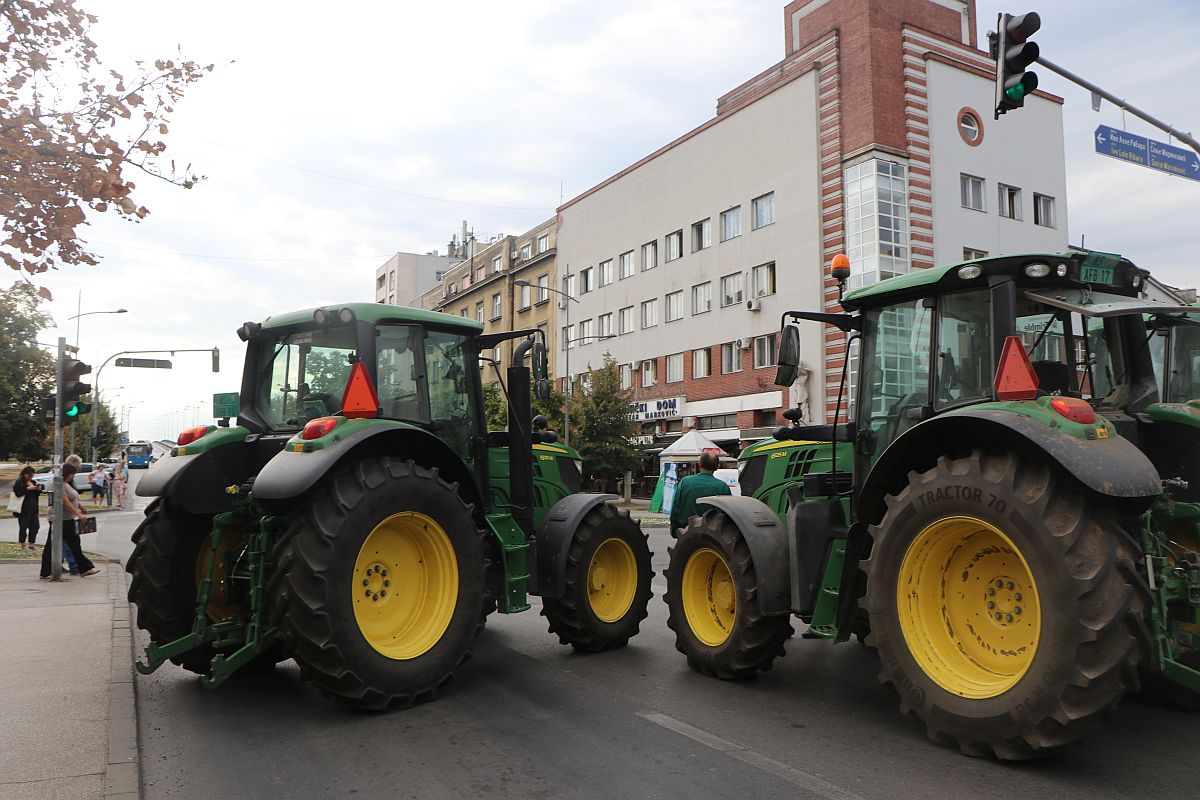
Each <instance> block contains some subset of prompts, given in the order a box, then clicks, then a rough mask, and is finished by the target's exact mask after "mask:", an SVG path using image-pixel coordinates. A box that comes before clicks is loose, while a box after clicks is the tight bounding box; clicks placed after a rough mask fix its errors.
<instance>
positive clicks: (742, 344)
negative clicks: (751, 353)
mask: <svg viewBox="0 0 1200 800" xmlns="http://www.w3.org/2000/svg"><path fill="white" fill-rule="evenodd" d="M736 344H737V346H738V347H739V348H741V349H742V350H749V349H750V339H749V338H747V337H745V336H743V337H741V338H740V339H738V340H737V342H736Z"/></svg>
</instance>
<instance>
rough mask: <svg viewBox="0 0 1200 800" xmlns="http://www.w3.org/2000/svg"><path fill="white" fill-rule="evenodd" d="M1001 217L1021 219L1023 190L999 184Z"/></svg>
mask: <svg viewBox="0 0 1200 800" xmlns="http://www.w3.org/2000/svg"><path fill="white" fill-rule="evenodd" d="M999 188H1000V216H1002V217H1007V218H1008V219H1015V220H1019V219H1021V190H1020V189H1018V188H1017V187H1016V186H1006V185H1004V184H1003V183H1001V184H999Z"/></svg>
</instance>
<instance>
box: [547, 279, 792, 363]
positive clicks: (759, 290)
mask: <svg viewBox="0 0 1200 800" xmlns="http://www.w3.org/2000/svg"><path fill="white" fill-rule="evenodd" d="M745 278H746V273H744V272H734V273H732V274H730V275H726V276H724V277H722V278H721V281H720V290H721V292H720V295H719V297H720V301H721V307H722V308H723V307H725V306H732V305H737V304H739V303H742V302H743V301H744V300H745V286H744V284H745ZM750 292H751V297H752V298H759V297H767V296H768V295H773V294H775V263H774V262H771V263H768V264H760V265H758V266H757V267H755V268H754V269H752V270H750ZM663 306H664V312H665V321H666V322H676V321H678V320H681V319H683V290H682V289H679V290H677V291H674V292H670V293H668V294H667V295H666V296H665V297H663ZM658 310H659V302H658V298H657V297H655V298H652V299H650V300H646V301H643V302H642V304H641V309H640V311H641V313H640V322H641V325H640V327H641V329H642V330H646V329H647V328H653V327H656V326H657V325H658ZM636 311H638V307H637V306H625V307H624V308H622V309H619V310H617V311H616V312H615V313H616V315H617V318H616V322H617V326H616V328H615V329H614V328H613V313H614V312H611V311H609V312H607V313H605V314H601V315H599V316H598V317H596V319H595V323H596V326H595V330H593V326H592V322H593V320H591V319H585V320H583V321H582V322H580V323H578V325H576V324H575V323H572V324H570V325H566V326H564V327H563V330H562V332H563V339H562V349H563V350H566V349H567V348H569V347H574V346H575V342H577V341H580V340H581V339H590V338H594V337H609V336H619V335H621V334H625V333H633V332H634V330H636V329H637V327H638V325H637V323H638V321H639V316H638V315H635V312H636ZM708 311H712V281H705V282H704V283H699V284H696V285H695V286H693V287H692V315H693V316H695V315H696V314H704V313H706V312H708Z"/></svg>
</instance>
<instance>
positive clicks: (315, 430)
mask: <svg viewBox="0 0 1200 800" xmlns="http://www.w3.org/2000/svg"><path fill="white" fill-rule="evenodd" d="M339 422H341V420H340V419H338V418H337V417H318V418H317V419H314V420H311V421H310V422H309V423H308V424H306V425H305V426H304V430H302V431H300V438H301V439H304V440H306V441H307V440H309V439H320V438H321V437H322V436H324V435H325V434H327V433H329V432H330V431H331V430H333V429H334V428H336V427H337V426H338V423H339Z"/></svg>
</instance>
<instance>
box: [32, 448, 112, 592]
mask: <svg viewBox="0 0 1200 800" xmlns="http://www.w3.org/2000/svg"><path fill="white" fill-rule="evenodd" d="M77 470H78V467H76V466H75V465H74V464H72V463H69V462H68V463H66V464H64V465H63V468H62V476H63V529H62V543H63V552H64V553H66V552H67V551H68V550H69V551H70V553H71V555H72V557H73V558H74V559H75V566H76V568H77V569H78V570H79V574H80V575H82V576H84V577H87V576H89V575H95V574H96V573H97V572H99V571H100V570H98V569H96V565H95V564H93V563H92V561H91V559H89V558H88V557H87V556H85V555H84V554H83V544H82V543H81V542H80V541H79V522H80V520H82V519H83V518H84V517H86V516H87V512H86V510H85V509H84V507H83V504H82V503H80V502H79V492H77V491H75V486H74V483H73V480H74V478H75V473H76V471H77ZM53 549H54V548H52V547H43V548H42V575H41V578H42V580H44V581H48V580H50V559H52V558H53V555H52V554H51V552H50V551H51V550H53Z"/></svg>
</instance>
